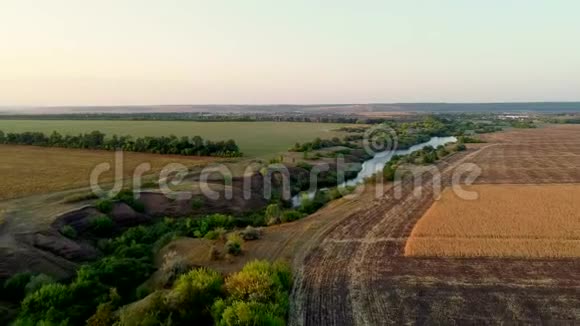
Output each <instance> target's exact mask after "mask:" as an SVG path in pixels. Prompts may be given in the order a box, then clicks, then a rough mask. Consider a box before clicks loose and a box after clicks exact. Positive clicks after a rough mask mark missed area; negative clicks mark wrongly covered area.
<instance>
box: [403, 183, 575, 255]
mask: <svg viewBox="0 0 580 326" xmlns="http://www.w3.org/2000/svg"><path fill="white" fill-rule="evenodd" d="M463 189H465V190H467V191H472V192H476V193H477V194H478V199H476V200H465V199H461V198H460V197H459V196H458V195H457V194H456V193H455V192H454V191H453V189H452V188H447V189H445V190H444V191H443V193H442V194H441V197H440V199H439V200H437V201H435V203H434V204H433V205H432V206H431V208H429V210H428V211H427V212H426V213H425V215H424V216H423V217H422V218H421V219H420V220H419V222H418V223H417V224H416V225H415V227H414V229H413V231H412V232H411V236H410V238H409V239H408V241H407V243H406V246H405V255H406V256H449V257H529V258H540V257H543V258H558V257H580V200H578V199H579V198H580V185H577V184H566V185H564V184H563V185H475V186H463Z"/></svg>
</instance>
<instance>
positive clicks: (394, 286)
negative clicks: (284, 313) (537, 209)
mask: <svg viewBox="0 0 580 326" xmlns="http://www.w3.org/2000/svg"><path fill="white" fill-rule="evenodd" d="M485 138H486V140H487V141H488V142H487V143H485V144H469V145H468V151H467V152H462V153H458V154H456V155H453V156H452V157H449V158H448V159H445V160H444V161H443V162H441V163H439V164H438V167H439V171H440V172H441V173H440V176H441V182H442V185H443V186H444V187H448V186H450V185H451V180H452V177H453V175H454V171H455V170H457V169H458V168H460V167H461V166H462V164H464V163H467V164H475V165H478V166H480V167H481V168H482V173H481V175H480V176H479V177H478V178H477V179H476V180H475V183H476V184H477V185H479V184H498V185H499V184H516V185H533V184H542V185H546V187H551V186H549V185H548V184H553V183H561V184H570V186H571V187H574V188H575V187H576V184H580V169H579V168H578V167H579V166H580V165H579V164H576V163H575V162H576V161H577V160H578V158H579V157H580V126H554V127H547V128H541V129H534V130H513V131H509V132H504V133H497V134H492V135H486V137H485ZM578 162H580V161H578ZM429 179H430V178H423V181H421V184H420V185H418V186H414V185H410V184H405V183H404V184H403V187H402V188H403V194H402V196H396V195H395V193H394V192H393V191H392V190H390V189H389V190H387V191H386V192H385V193H384V194H383V195H381V196H379V197H376V198H375V199H374V200H372V201H364V202H363V201H361V202H359V203H357V204H355V206H354V207H348V208H347V206H344V208H345V209H348V210H350V212H351V213H350V215H349V216H341V217H340V218H338V219H335V223H333V224H332V225H331V226H328V227H327V228H326V230H324V231H321V232H319V233H318V235H317V237H315V238H311V239H310V240H309V241H310V244H309V245H308V246H307V247H306V249H305V251H306V252H304V253H301V254H300V255H298V256H296V257H295V259H294V264H295V267H296V268H295V269H296V271H297V272H296V283H295V286H294V291H293V297H292V309H291V313H290V317H291V318H290V324H292V325H505V324H525V325H541V324H554V325H560V324H563V325H567V324H568V325H570V324H575V323H578V321H580V295H579V293H580V258H578V257H559V258H557V259H554V258H542V257H538V258H534V259H530V258H528V257H501V258H499V257H470V258H464V257H411V256H405V245H406V243H407V240H408V238H409V237H410V236H411V233H412V231H413V229H414V227H415V225H416V224H417V222H418V221H419V220H420V219H421V217H422V216H424V215H425V213H426V212H427V211H428V210H429V208H430V207H432V205H433V202H434V201H435V195H434V194H436V190H435V189H434V187H433V182H432V180H429ZM416 189H421V190H422V191H421V192H420V193H419V194H416V193H415V192H414V190H416ZM574 191H576V190H574ZM510 196H511V194H510ZM571 196H572V195H570V196H568V195H567V197H566V199H562V200H565V201H566V204H567V205H570V206H569V207H572V208H570V210H571V209H577V206H576V205H577V204H576V203H574V199H571ZM508 198H513V196H512V197H508ZM576 198H577V196H576ZM576 201H577V199H576ZM530 202H531V201H530ZM347 204H348V201H345V202H344V203H343V204H342V205H347ZM524 205H525V203H520V204H519V205H518V206H524ZM491 208H493V209H494V210H495V207H493V206H492V207H491ZM338 210H340V207H334V208H333V209H332V210H327V209H322V210H321V211H319V212H318V213H317V215H318V217H317V218H326V217H327V216H326V215H327V214H328V215H329V216H332V217H336V215H335V212H336V211H338ZM559 212H560V213H565V212H563V211H561V210H560V211H559ZM556 214H558V213H556ZM556 214H554V213H551V214H549V215H548V216H551V217H552V218H553V217H554V216H555V215H556ZM574 214H576V213H574ZM573 216H577V215H573ZM496 220H497V219H496ZM562 220H564V221H567V222H566V223H568V224H565V226H564V227H567V228H572V227H574V225H577V224H572V223H573V222H572V221H570V220H567V219H566V218H565V217H564V216H561V217H558V219H557V220H556V221H559V223H562ZM576 223H578V221H576ZM510 225H512V227H511V228H512V230H511V231H510V230H509V229H508V230H507V231H509V232H507V233H501V232H503V230H501V229H500V228H499V227H497V226H494V225H491V224H490V225H488V226H487V228H488V229H489V230H491V231H493V232H494V233H496V234H499V235H503V234H508V235H509V234H510V232H511V233H513V232H515V231H518V232H521V233H522V234H524V235H525V234H528V235H529V236H530V237H534V236H537V235H538V234H539V235H542V234H543V235H544V237H545V236H558V237H560V238H559V240H561V238H562V237H566V236H567V237H570V236H572V235H571V234H568V233H566V232H567V231H570V230H559V229H558V227H556V226H549V227H548V229H546V230H535V229H533V228H532V227H527V228H525V227H524V228H523V229H521V230H520V229H517V224H516V223H514V222H512V223H511V224H510ZM446 227H447V226H444V225H441V230H442V231H441V232H442V233H444V232H446V231H445V228H446ZM466 227H467V226H466ZM454 232H455V231H454ZM463 232H466V233H467V231H463ZM574 236H577V233H574ZM494 239H498V240H503V239H502V238H494ZM536 240H540V241H541V240H542V239H533V238H530V241H536ZM297 241H301V240H297ZM510 250H512V251H513V248H512V249H510ZM527 254H530V253H529V252H528V253H527Z"/></svg>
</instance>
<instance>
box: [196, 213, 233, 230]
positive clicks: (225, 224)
mask: <svg viewBox="0 0 580 326" xmlns="http://www.w3.org/2000/svg"><path fill="white" fill-rule="evenodd" d="M201 223H202V224H204V223H206V225H207V228H208V229H209V230H212V229H216V228H225V229H228V228H231V227H232V226H233V225H234V218H233V217H231V216H229V215H224V214H212V215H208V216H206V217H204V218H203V219H202V220H201Z"/></svg>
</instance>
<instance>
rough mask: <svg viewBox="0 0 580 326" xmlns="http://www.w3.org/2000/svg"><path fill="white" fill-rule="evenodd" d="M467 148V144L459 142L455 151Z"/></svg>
mask: <svg viewBox="0 0 580 326" xmlns="http://www.w3.org/2000/svg"><path fill="white" fill-rule="evenodd" d="M466 149H467V147H465V144H462V143H458V144H457V145H455V151H457V152H462V151H464V150H466Z"/></svg>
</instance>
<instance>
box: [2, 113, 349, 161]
mask: <svg viewBox="0 0 580 326" xmlns="http://www.w3.org/2000/svg"><path fill="white" fill-rule="evenodd" d="M343 126H347V125H345V124H333V123H300V122H189V121H103V120H0V130H2V131H4V132H5V133H8V132H25V131H30V132H35V131H36V132H43V133H45V134H50V133H51V132H53V131H58V132H59V133H61V134H72V135H78V134H81V133H86V132H90V131H92V130H98V131H100V132H103V133H105V134H107V135H109V136H112V135H115V134H116V135H119V136H121V135H131V136H134V137H144V136H168V135H175V136H178V137H180V136H195V135H198V136H201V137H202V138H204V139H209V140H214V141H217V140H227V139H234V140H235V141H236V143H237V144H238V145H239V146H240V149H241V151H242V152H243V153H244V155H245V156H248V157H262V156H271V155H273V154H276V153H279V152H283V151H286V150H287V149H288V148H290V147H291V146H292V145H294V144H295V143H296V142H306V141H312V140H313V139H314V138H316V137H320V138H332V137H335V136H337V137H340V136H344V135H345V133H343V132H337V131H334V130H336V129H338V128H340V127H343Z"/></svg>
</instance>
